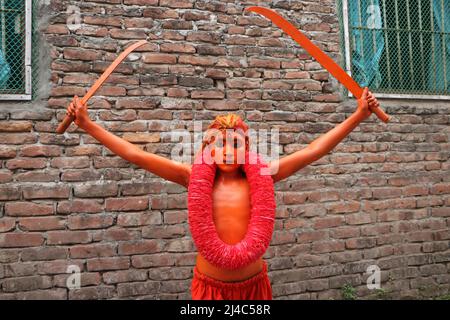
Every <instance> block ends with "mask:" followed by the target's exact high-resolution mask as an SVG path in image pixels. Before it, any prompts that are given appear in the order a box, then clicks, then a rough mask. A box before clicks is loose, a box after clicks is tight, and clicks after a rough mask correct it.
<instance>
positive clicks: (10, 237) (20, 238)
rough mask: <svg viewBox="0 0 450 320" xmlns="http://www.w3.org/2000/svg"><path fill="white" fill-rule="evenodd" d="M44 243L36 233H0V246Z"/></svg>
mask: <svg viewBox="0 0 450 320" xmlns="http://www.w3.org/2000/svg"><path fill="white" fill-rule="evenodd" d="M43 243H44V238H43V237H42V235H41V234H38V233H4V234H0V248H20V247H37V246H40V245H42V244H43Z"/></svg>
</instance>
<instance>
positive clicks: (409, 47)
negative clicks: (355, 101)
mask: <svg viewBox="0 0 450 320" xmlns="http://www.w3.org/2000/svg"><path fill="white" fill-rule="evenodd" d="M337 7H338V8H337V9H338V13H339V14H338V16H339V22H340V26H341V28H340V29H341V43H343V44H344V45H343V46H342V51H343V55H344V57H345V63H344V66H345V69H346V71H347V73H349V74H350V75H351V76H353V78H354V79H355V80H356V81H357V82H358V83H359V84H360V85H361V86H368V87H369V88H370V89H371V91H373V92H375V93H377V96H378V97H386V98H413V99H440V100H450V0H337ZM349 95H350V94H349Z"/></svg>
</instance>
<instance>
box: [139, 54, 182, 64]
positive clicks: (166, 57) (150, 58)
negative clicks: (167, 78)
mask: <svg viewBox="0 0 450 320" xmlns="http://www.w3.org/2000/svg"><path fill="white" fill-rule="evenodd" d="M142 61H143V62H144V63H164V64H173V63H176V62H177V56H176V55H172V54H164V53H145V54H144V55H143V56H142Z"/></svg>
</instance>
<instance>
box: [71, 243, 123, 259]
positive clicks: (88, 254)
mask: <svg viewBox="0 0 450 320" xmlns="http://www.w3.org/2000/svg"><path fill="white" fill-rule="evenodd" d="M69 251H70V257H71V258H72V259H80V258H97V257H110V256H114V255H116V245H115V244H110V243H98V244H86V245H74V246H71V247H70V248H69Z"/></svg>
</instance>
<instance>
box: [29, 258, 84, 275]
mask: <svg viewBox="0 0 450 320" xmlns="http://www.w3.org/2000/svg"><path fill="white" fill-rule="evenodd" d="M71 265H76V266H77V267H78V268H80V271H83V269H84V267H83V261H81V260H66V259H64V260H52V261H44V262H40V263H38V265H37V267H38V273H39V274H58V273H67V269H68V268H69V266H71Z"/></svg>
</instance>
